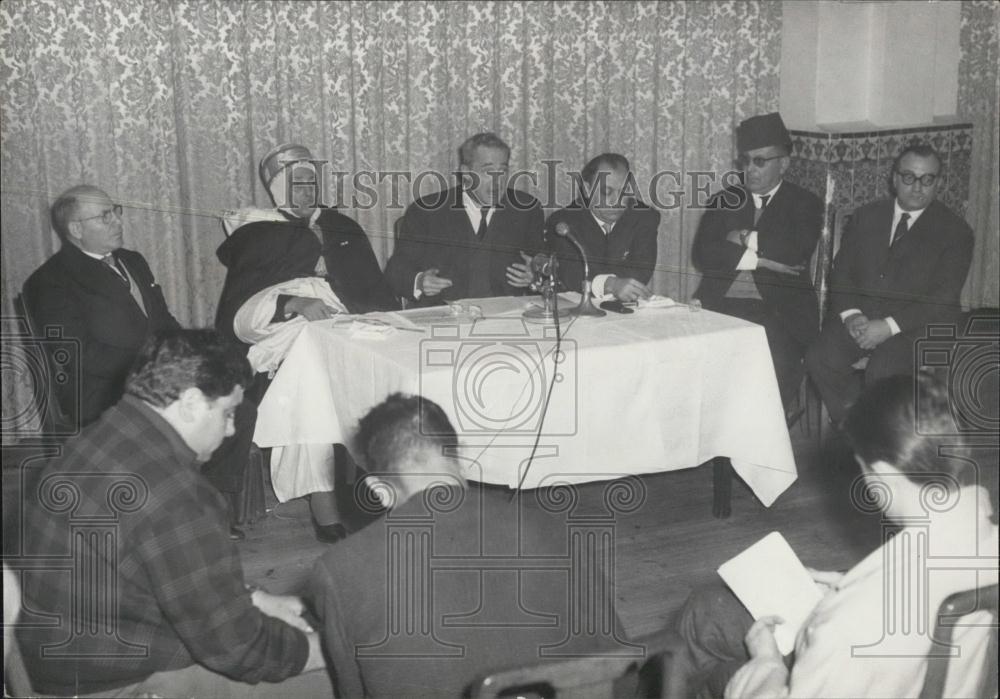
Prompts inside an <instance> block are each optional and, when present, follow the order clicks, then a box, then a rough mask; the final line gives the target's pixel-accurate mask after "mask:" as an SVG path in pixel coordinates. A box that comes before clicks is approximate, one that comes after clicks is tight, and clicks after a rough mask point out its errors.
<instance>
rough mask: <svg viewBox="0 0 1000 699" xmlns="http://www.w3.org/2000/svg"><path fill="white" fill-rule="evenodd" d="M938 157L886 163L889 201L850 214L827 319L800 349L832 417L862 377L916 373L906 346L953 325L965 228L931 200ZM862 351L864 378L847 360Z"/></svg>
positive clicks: (968, 234)
mask: <svg viewBox="0 0 1000 699" xmlns="http://www.w3.org/2000/svg"><path fill="white" fill-rule="evenodd" d="M940 185H941V158H940V156H938V154H937V153H936V152H935V151H934V149H933V148H931V147H930V146H927V145H913V146H910V147H908V148H906V149H905V150H903V152H902V153H900V154H899V156H898V157H897V158H896V160H895V162H894V163H893V167H892V188H893V191H894V192H895V197H894V198H893V199H885V200H882V201H877V202H873V203H871V204H868V205H866V206H863V207H861V208H860V209H858V210H857V211H855V212H854V215H853V217H852V218H851V221H850V223H849V224H848V226H847V227H846V229H845V230H844V235H843V238H842V242H841V244H840V251H839V252H838V253H837V258H836V260H835V261H834V266H833V273H832V274H831V278H830V311H831V313H830V316H829V318H828V320H827V322H826V323H825V324H824V327H823V332H822V334H821V335H820V337H819V339H818V340H817V342H816V343H815V344H814V345H813V346H812V347H810V349H809V353H808V354H807V355H806V364H807V366H808V368H809V374H810V376H811V377H812V378H813V381H814V382H815V383H816V387H817V388H818V389H819V391H820V395H821V396H822V397H823V402H824V404H825V405H826V408H827V411H828V412H829V414H830V419H831V421H833V422H834V424H839V423H840V422H842V421H843V419H844V417H845V415H846V411H847V408H848V407H849V406H850V405H851V404H852V403H853V402H854V400H855V399H856V398H857V397H858V396H859V395H860V393H861V389H862V384H863V383H864V382H871V381H875V380H877V379H880V378H884V377H886V376H892V375H895V374H907V373H912V372H913V371H914V342H915V341H916V340H918V339H919V338H921V337H924V336H925V335H926V333H927V325H928V324H930V323H949V322H954V321H955V320H956V319H957V317H958V314H959V313H960V312H961V306H960V300H959V297H960V296H961V293H962V286H963V285H964V284H965V277H966V275H967V274H968V272H969V265H970V264H971V262H972V250H973V242H974V241H973V235H972V229H971V228H969V225H968V224H967V223H966V222H965V221H963V220H962V219H961V218H960V217H959V216H958V215H956V214H955V213H954V212H953V211H951V209H949V208H948V207H947V206H945V205H944V204H942V203H941V202H939V201H936V200H935V197H936V196H937V190H938V187H940ZM866 356H867V357H869V361H868V365H867V367H866V369H865V372H864V379H863V381H862V377H861V375H860V374H859V372H857V371H856V370H855V369H854V368H853V367H852V365H853V364H854V363H855V362H857V361H858V360H859V359H860V358H862V357H866Z"/></svg>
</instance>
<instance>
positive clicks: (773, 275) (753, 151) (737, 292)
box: [694, 112, 823, 412]
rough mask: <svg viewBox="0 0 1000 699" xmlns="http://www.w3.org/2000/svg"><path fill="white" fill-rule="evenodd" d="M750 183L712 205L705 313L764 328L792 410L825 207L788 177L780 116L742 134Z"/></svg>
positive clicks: (701, 260)
mask: <svg viewBox="0 0 1000 699" xmlns="http://www.w3.org/2000/svg"><path fill="white" fill-rule="evenodd" d="M736 141H737V146H738V148H739V153H740V159H739V163H740V169H741V170H742V171H743V173H744V185H743V186H734V187H730V188H727V189H725V190H723V191H721V192H719V193H717V194H716V195H715V196H713V197H712V199H711V200H709V203H708V210H707V211H706V212H705V215H704V216H703V217H702V220H701V224H700V225H699V228H698V235H697V237H696V239H695V248H694V255H695V262H696V264H698V266H699V267H700V268H701V271H702V274H703V276H702V281H701V285H700V286H699V287H698V291H697V292H696V294H695V295H696V296H697V297H698V298H699V299H701V302H702V304H703V305H704V306H705V308H707V309H709V310H711V311H717V312H719V313H725V314H727V315H732V316H736V317H738V318H743V319H744V320H749V321H751V322H754V323H758V324H760V325H763V326H764V330H765V331H766V332H767V342H768V345H769V346H770V348H771V359H772V361H773V362H774V372H775V375H776V376H777V379H778V390H779V391H780V393H781V401H782V404H783V405H784V406H785V410H786V412H791V411H793V408H792V407H791V406H792V405H793V403H794V399H795V397H796V396H797V395H798V387H799V385H800V384H801V383H802V377H803V375H804V373H805V370H804V368H803V365H802V358H803V356H804V355H805V351H806V348H807V347H808V346H809V344H810V343H811V342H812V341H813V340H814V339H815V337H816V335H817V334H818V332H819V306H818V301H817V299H816V291H815V288H814V287H813V282H812V278H811V276H810V274H809V260H810V258H811V257H812V254H813V250H815V248H816V241H817V240H819V234H820V229H821V228H822V221H823V204H822V202H821V201H820V199H819V197H817V196H816V195H815V194H813V193H812V192H809V191H807V190H805V189H803V188H802V187H799V186H797V185H795V184H794V183H792V182H788V181H786V180H785V179H784V175H785V172H786V171H787V170H788V167H789V164H790V159H789V156H790V155H791V147H792V144H791V138H790V136H789V135H788V131H787V130H786V128H785V124H784V122H783V121H782V119H781V115H780V114H778V113H777V112H773V113H771V114H762V115H758V116H754V117H750V118H749V119H746V120H744V121H743V122H742V123H741V124H740V125H739V128H738V129H737V131H736Z"/></svg>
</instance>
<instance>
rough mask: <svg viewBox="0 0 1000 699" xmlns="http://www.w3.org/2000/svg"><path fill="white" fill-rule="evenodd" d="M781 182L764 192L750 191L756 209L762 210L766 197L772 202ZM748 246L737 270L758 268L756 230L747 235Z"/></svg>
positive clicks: (762, 213)
mask: <svg viewBox="0 0 1000 699" xmlns="http://www.w3.org/2000/svg"><path fill="white" fill-rule="evenodd" d="M781 182H782V181H781V180H778V184H776V185H774V187H772V188H771V189H770V190H769V191H767V192H764V193H763V194H754V193H752V192H751V193H750V196H752V197H753V206H754V210H755V211H756V210H760V208H761V206H762V204H763V199H764V197H768V199H767V201H768V203H771V201H773V199H774V195H775V194H777V192H778V190H779V189H780V188H781ZM761 215H762V216H763V215H764V212H763V211H761ZM755 225H756V224H755ZM746 248H747V249H746V252H744V253H743V257H741V258H740V261H739V262H738V263H737V264H736V270H737V271H744V270H747V271H749V270H754V269H757V263H758V260H759V258H758V257H757V231H756V230H752V231H750V234H749V235H748V236H747V241H746Z"/></svg>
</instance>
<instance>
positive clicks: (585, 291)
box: [555, 221, 607, 316]
mask: <svg viewBox="0 0 1000 699" xmlns="http://www.w3.org/2000/svg"><path fill="white" fill-rule="evenodd" d="M555 232H556V235H557V236H559V237H560V238H565V239H566V240H568V241H569V242H571V243H572V244H573V246H574V247H576V251H577V252H578V253H580V259H582V260H583V283H582V284H581V286H582V288H581V290H580V293H581V296H580V305H579V306H577V307H576V308H575V309H573V315H578V316H605V315H607V313H605V312H604V311H602V310H601V309H599V308H596V307H595V306H594V304H593V303H592V302H591V300H590V294H591V283H590V264H589V263H588V262H587V252H586V251H585V250H584V249H583V246H582V245H581V244H580V241H579V240H577V239H576V236H575V235H573V232H572V231H571V230H570V227H569V224H568V223H566V222H565V221H560V222H559V223H557V224H556V231H555Z"/></svg>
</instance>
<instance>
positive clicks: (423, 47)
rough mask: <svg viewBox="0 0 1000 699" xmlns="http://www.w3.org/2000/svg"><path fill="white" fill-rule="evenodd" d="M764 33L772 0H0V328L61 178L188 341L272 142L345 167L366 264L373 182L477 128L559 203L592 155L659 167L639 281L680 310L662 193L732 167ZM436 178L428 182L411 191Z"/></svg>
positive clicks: (683, 222) (771, 35) (686, 213)
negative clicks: (96, 201)
mask: <svg viewBox="0 0 1000 699" xmlns="http://www.w3.org/2000/svg"><path fill="white" fill-rule="evenodd" d="M780 28H781V3H780V2H771V1H763V2H752V3H746V2H739V1H736V0H733V1H730V2H713V3H702V2H671V3H666V2H635V3H631V2H629V3H620V2H589V3H576V2H469V3H451V2H429V1H423V2H419V1H418V2H384V3H383V2H344V3H322V2H294V3H293V2H288V3H285V2H240V3H234V2H222V1H219V0H205V1H199V2H169V3H166V2H160V1H159V0H95V1H94V2H88V3H67V2H65V1H64V0H9V1H8V2H5V3H3V4H2V6H0V47H2V48H0V52H2V53H0V56H2V66H0V69H2V74H0V75H2V78H0V86H2V89H3V94H4V98H3V111H4V114H3V123H2V129H3V132H2V138H3V174H2V199H0V207H2V220H3V222H2V227H3V263H2V264H3V299H2V301H3V309H4V313H5V314H9V313H10V312H11V310H12V305H11V303H12V299H13V297H14V296H15V295H16V294H17V292H18V291H19V289H20V287H21V285H22V284H23V282H24V280H25V279H26V278H27V276H28V275H29V274H30V273H31V271H32V270H33V269H35V268H36V267H37V266H38V265H39V264H41V263H42V262H43V261H44V260H45V259H46V258H47V257H48V256H49V255H51V254H52V253H53V252H54V251H55V249H56V248H57V247H58V241H57V240H56V239H55V236H54V234H53V233H52V231H51V228H50V226H49V223H48V206H49V204H50V202H51V200H52V199H53V198H54V197H55V196H56V195H57V194H58V193H59V192H61V191H62V190H64V189H66V188H68V187H70V186H72V185H74V184H77V183H80V182H83V181H86V182H91V183H94V184H96V185H98V186H100V187H103V188H105V189H106V190H108V192H109V193H110V194H111V196H112V197H113V198H115V199H116V200H118V201H120V202H121V203H122V204H123V205H124V206H125V207H126V208H125V238H126V246H127V247H131V248H134V249H137V250H139V251H140V252H142V253H143V254H144V255H145V256H146V258H147V259H148V260H149V262H150V265H151V266H152V268H153V271H154V273H155V274H156V276H157V278H158V280H159V281H160V282H161V284H162V286H163V288H164V293H165V295H166V298H167V301H168V303H169V304H170V307H171V309H172V310H173V311H174V313H175V315H176V316H177V317H178V319H179V320H181V322H182V323H185V324H187V325H194V326H203V325H210V324H211V323H212V321H213V317H214V313H215V306H216V302H217V300H218V296H219V293H220V290H221V287H222V281H223V278H224V273H225V270H224V269H223V267H222V266H221V265H220V264H219V263H218V261H217V260H216V258H215V249H216V248H217V246H218V245H219V244H220V243H221V242H222V239H223V232H222V228H221V226H220V224H219V221H218V215H219V213H220V212H221V211H223V210H226V209H232V208H237V207H242V206H251V205H253V206H268V205H269V200H268V198H267V195H266V193H265V191H264V190H263V188H262V186H261V185H260V183H259V182H258V179H257V173H256V163H257V161H258V159H259V158H260V156H261V155H262V154H263V153H264V152H266V151H267V150H268V149H269V148H270V147H271V146H273V145H274V144H276V143H279V142H282V141H292V140H294V141H299V142H302V143H304V144H307V145H309V146H310V147H311V148H312V149H313V151H314V153H315V154H316V155H317V157H320V158H325V159H328V160H329V161H330V166H329V167H330V170H331V171H339V172H345V173H350V174H349V175H348V176H347V177H345V178H344V179H345V181H344V182H343V183H342V185H343V186H342V187H341V188H340V189H337V188H334V187H333V186H332V184H331V186H330V187H329V189H330V191H331V196H333V197H334V198H336V196H335V195H336V193H337V192H338V191H341V190H342V192H343V197H344V199H343V201H341V202H336V203H341V204H346V208H347V213H348V214H349V215H351V216H354V217H355V218H357V220H358V221H359V222H360V223H361V224H362V226H363V227H364V228H365V230H366V231H367V233H368V234H369V236H370V237H371V238H372V244H373V246H374V248H375V251H376V254H377V256H378V257H379V259H380V261H381V262H382V263H383V264H384V262H385V260H386V259H387V257H388V256H389V254H391V250H392V244H393V240H392V230H393V224H394V222H395V220H396V219H397V218H398V217H399V216H400V215H401V213H402V209H403V207H405V205H406V204H407V203H409V202H410V201H412V199H413V196H414V194H415V192H414V191H413V190H414V187H413V184H414V182H413V177H412V175H411V177H410V178H407V180H406V182H405V186H403V187H397V188H396V189H397V190H398V191H396V192H395V194H396V196H395V197H392V196H391V195H392V194H393V193H394V191H393V190H394V188H393V180H394V179H395V181H396V182H397V183H398V182H400V181H401V177H400V176H398V175H397V176H395V177H394V176H393V175H392V174H391V173H394V172H398V173H405V172H409V173H412V174H416V173H418V172H420V171H423V170H434V171H437V172H440V173H450V172H451V171H453V170H454V168H455V167H456V165H457V162H456V161H457V155H456V148H457V146H458V144H459V143H460V142H461V141H462V140H463V139H464V138H465V137H467V136H468V135H470V134H472V133H474V132H477V131H482V130H495V131H497V132H499V133H500V135H501V136H502V137H503V138H505V139H506V140H507V141H508V142H509V143H510V144H511V146H512V148H513V154H512V166H513V168H514V169H524V170H526V171H529V172H533V173H535V178H536V181H537V185H535V184H532V180H531V179H529V178H528V176H527V175H525V177H523V178H521V179H520V180H519V182H520V184H521V186H522V187H524V188H526V189H528V190H530V191H532V192H533V193H534V194H536V195H537V196H538V197H539V198H540V199H541V200H542V201H543V203H549V204H559V205H563V204H565V203H567V202H568V201H569V199H570V198H571V196H572V194H573V191H572V187H571V186H570V180H569V179H568V178H567V177H566V176H565V173H566V172H567V171H568V170H578V169H579V168H580V167H582V165H583V163H584V162H585V160H586V159H587V158H588V157H590V156H592V155H594V154H596V153H599V152H602V151H607V150H615V151H619V152H622V153H624V154H625V155H627V156H628V157H629V158H630V159H631V160H632V162H633V165H634V168H635V171H636V175H637V181H638V182H639V183H640V185H645V186H648V183H649V180H650V178H652V176H653V175H654V173H656V172H657V171H661V170H670V171H675V172H676V173H677V177H676V178H675V177H661V179H660V188H659V192H660V202H659V203H662V204H664V205H665V208H664V210H663V222H662V225H661V230H660V259H659V264H658V269H657V272H656V274H655V277H654V286H655V288H656V290H657V291H659V292H660V293H666V294H670V295H673V296H678V297H682V298H686V297H687V296H689V295H690V294H691V292H692V291H693V290H694V288H695V284H696V281H697V280H696V274H695V273H694V270H693V269H692V267H691V263H690V247H691V237H692V235H693V232H694V228H695V226H696V224H697V219H698V217H699V215H700V212H698V211H695V210H690V209H688V208H686V206H684V204H686V203H688V202H687V201H683V200H682V201H674V200H676V199H680V198H679V197H676V196H672V195H670V192H671V190H678V189H685V190H688V193H689V194H690V193H691V190H692V181H691V173H693V172H696V171H706V172H712V171H716V170H724V169H727V168H728V167H729V165H730V163H731V160H732V155H733V152H732V150H733V140H732V132H733V126H734V124H735V123H737V122H739V121H740V120H741V119H743V118H745V117H746V116H749V115H751V114H754V113H757V112H764V111H770V110H773V109H776V108H777V103H778V64H779V58H780V55H779V52H780V43H781V42H780ZM543 161H557V162H558V165H554V166H551V167H550V166H546V165H544V164H543ZM549 167H550V169H551V172H550V169H547V168H549ZM359 173H360V174H359ZM368 173H371V174H370V175H369V174H368ZM377 173H382V177H381V179H380V178H379V177H378V175H377ZM387 173H388V174H387ZM552 173H555V175H556V176H555V177H554V178H553V177H552V176H551V175H552ZM553 180H554V182H553ZM439 182H440V180H439V179H437V178H434V177H429V176H425V177H423V178H422V179H420V180H419V181H418V182H417V184H418V185H419V189H420V192H419V193H426V192H429V191H433V190H434V189H436V188H437V187H438V186H439ZM703 182H704V178H703V179H702V183H703ZM717 186H718V181H717V180H716V182H715V185H714V186H713V188H716V187H717ZM641 189H643V190H644V189H645V187H644V186H643V187H641ZM550 190H552V191H550ZM373 193H374V194H373ZM643 195H644V197H646V198H648V191H643ZM352 198H357V199H358V200H359V201H360V204H361V206H352V203H353V202H352ZM393 198H395V201H392V199H393ZM372 199H376V201H374V202H372V201H371V200H372ZM370 203H371V204H373V205H371V206H368V205H367V204H370ZM652 203H654V204H656V203H658V202H656V201H654V202H652ZM673 203H676V204H682V205H680V206H676V207H673V206H671V204H673Z"/></svg>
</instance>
